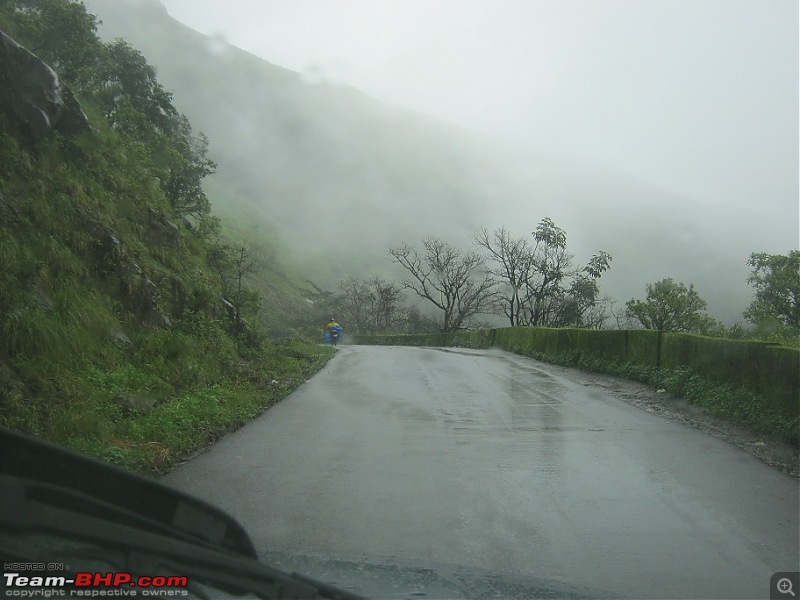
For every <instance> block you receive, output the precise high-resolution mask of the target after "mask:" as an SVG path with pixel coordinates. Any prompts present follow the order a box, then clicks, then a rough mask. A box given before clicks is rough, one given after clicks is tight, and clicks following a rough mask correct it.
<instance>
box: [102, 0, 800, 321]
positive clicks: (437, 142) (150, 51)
mask: <svg viewBox="0 0 800 600" xmlns="http://www.w3.org/2000/svg"><path fill="white" fill-rule="evenodd" d="M86 4H87V6H88V7H89V9H90V10H92V11H95V12H96V13H97V14H98V15H99V16H100V17H101V19H102V20H103V27H102V28H101V34H102V35H104V36H105V37H106V38H109V39H110V38H113V37H115V36H123V37H125V38H127V39H129V40H131V41H132V42H133V43H135V44H136V45H137V47H139V48H141V49H142V51H143V53H144V54H145V55H146V56H147V57H148V59H149V60H150V61H151V62H152V63H153V64H155V65H156V66H157V67H158V69H159V75H160V78H161V79H162V81H163V82H164V83H165V85H166V86H167V87H168V88H169V89H172V90H174V93H175V102H176V104H177V105H178V106H179V107H180V109H181V110H182V111H184V112H185V113H186V114H187V115H188V116H189V117H190V118H191V120H192V122H193V123H196V125H197V126H198V127H199V128H200V129H201V130H203V131H204V132H205V133H206V134H208V136H209V137H210V140H211V144H210V153H211V156H212V157H213V158H214V159H215V160H216V161H217V162H218V164H219V170H218V174H217V175H216V176H215V178H216V180H217V181H218V183H219V185H218V186H217V193H218V195H217V197H216V198H212V202H213V203H214V204H215V206H216V207H217V209H218V210H221V211H225V212H227V213H231V212H235V211H236V210H237V207H238V206H239V205H240V203H242V202H243V203H246V204H249V205H250V210H252V211H253V214H254V215H258V214H263V215H264V216H265V218H269V219H271V220H273V221H275V222H277V223H278V224H279V225H280V226H281V227H282V232H283V233H282V237H283V239H285V240H288V241H289V242H290V243H292V241H294V240H296V241H297V246H301V245H303V246H305V247H307V248H309V247H310V248H313V249H314V250H316V257H315V258H314V259H313V261H312V262H311V263H310V264H311V265H313V267H306V269H307V270H308V272H309V273H311V272H313V269H314V268H318V270H321V271H322V276H323V278H324V277H325V273H326V272H331V274H330V276H329V280H328V281H324V282H323V283H326V284H328V285H332V284H333V283H334V282H335V280H336V278H337V277H340V276H342V275H345V274H355V275H363V274H364V272H365V271H369V270H384V269H386V268H387V267H388V265H387V260H386V252H385V250H386V247H387V245H389V244H392V243H396V242H398V241H410V242H415V241H418V240H420V239H421V238H422V237H424V236H426V235H439V236H441V237H444V238H447V239H450V240H451V241H454V242H456V243H468V241H469V239H470V237H471V235H472V234H473V233H474V232H475V231H476V229H477V228H478V227H484V226H485V227H488V228H490V229H492V228H495V227H499V226H501V225H506V226H508V227H510V228H511V230H512V232H513V233H515V234H517V235H523V234H527V233H529V232H530V231H532V230H533V228H534V227H535V225H536V223H537V222H538V221H539V220H540V219H541V218H542V217H544V216H550V217H552V218H553V219H554V220H555V221H556V223H557V224H558V225H560V226H561V227H563V228H564V229H565V230H566V231H567V232H568V234H569V236H570V248H571V249H572V250H573V251H574V252H575V253H576V255H577V256H578V258H579V259H580V260H584V259H585V258H588V256H589V255H590V254H591V253H592V252H594V251H595V250H597V249H604V250H607V251H609V252H611V254H612V255H613V256H614V263H613V268H612V270H611V272H610V273H609V274H607V275H606V276H604V278H603V289H604V291H605V292H606V293H610V294H611V295H613V296H615V297H618V298H620V299H621V300H622V301H624V300H626V299H628V298H630V297H631V296H634V295H636V296H641V295H642V294H643V291H644V285H645V283H648V282H652V281H655V280H658V279H661V278H663V277H667V276H669V277H674V278H675V279H677V280H682V281H685V282H687V283H690V282H691V283H694V284H695V286H696V287H697V289H698V291H699V292H700V294H701V295H702V296H703V297H704V298H706V299H707V300H708V301H709V303H710V310H711V312H712V313H714V314H715V315H717V316H718V317H721V318H724V319H726V320H729V321H730V320H735V319H737V318H739V317H740V314H741V311H742V310H743V309H744V307H745V306H746V305H747V303H748V302H749V300H750V297H751V291H750V290H749V289H748V288H747V285H746V283H745V279H746V276H747V269H746V266H745V261H746V259H747V256H748V255H749V253H750V252H752V251H758V250H767V251H771V252H785V251H786V248H787V247H791V246H792V245H794V244H796V223H786V222H785V221H781V220H777V219H776V218H775V216H774V215H771V214H765V213H763V212H762V211H760V210H759V208H758V206H757V205H756V203H755V202H754V205H753V206H752V207H738V208H736V207H721V206H715V205H711V204H703V203H699V202H696V201H694V200H692V199H687V198H682V197H680V196H679V195H676V194H674V193H672V192H670V191H669V190H664V189H658V188H655V187H654V186H651V185H648V184H647V183H646V182H641V181H638V180H637V179H635V178H634V177H631V176H629V175H627V174H625V173H620V172H616V171H614V170H612V169H608V168H605V167H602V166H599V165H595V164H587V163H585V162H581V161H577V160H575V159H572V158H569V157H553V156H544V155H541V154H537V153H534V152H530V151H523V150H520V149H519V148H512V147H509V146H508V145H506V144H504V143H503V142H501V141H499V140H493V139H489V138H487V137H485V136H480V135H477V134H473V133H471V132H468V131H465V130H462V129H459V128H456V127H453V126H450V125H448V124H445V123H442V122H439V121H436V120H434V119H431V118H428V117H425V116H423V115H419V114H415V113H411V112H409V111H406V110H402V109H398V108H394V107H390V106H387V105H385V104H383V103H380V102H378V101H375V100H373V99H371V98H369V97H367V96H366V95H364V94H362V93H359V92H358V91H356V90H354V89H351V88H347V87H342V86H333V85H329V84H324V83H318V82H310V81H307V80H306V79H305V78H304V77H303V76H302V75H300V74H298V73H295V72H292V71H289V70H286V69H283V68H281V67H278V66H275V65H272V64H270V63H268V62H266V61H264V60H261V59H259V58H257V57H255V56H252V55H250V54H248V53H246V52H243V51H241V50H239V49H237V48H234V47H231V46H229V45H226V44H224V43H222V42H220V41H218V40H213V39H211V38H208V37H206V36H203V35H201V34H199V33H197V32H195V31H193V30H191V29H189V28H187V27H185V26H184V25H182V24H181V23H179V22H177V21H175V20H174V19H172V18H170V17H169V15H168V14H167V13H166V11H165V9H164V8H163V6H161V5H160V3H158V2H157V0H139V1H136V2H134V1H133V0H87V2H86ZM225 190H229V191H230V194H229V195H226V194H225ZM224 203H228V204H229V206H225V207H224V208H223V207H222V206H221V205H222V204H224ZM312 253H313V252H312ZM305 264H307V265H308V264H309V263H305Z"/></svg>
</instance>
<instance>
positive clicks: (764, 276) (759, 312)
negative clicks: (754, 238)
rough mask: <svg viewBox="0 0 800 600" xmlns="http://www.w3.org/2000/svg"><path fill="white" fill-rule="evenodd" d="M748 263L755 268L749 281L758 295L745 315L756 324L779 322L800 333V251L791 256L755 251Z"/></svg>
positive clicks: (791, 332) (782, 325)
mask: <svg viewBox="0 0 800 600" xmlns="http://www.w3.org/2000/svg"><path fill="white" fill-rule="evenodd" d="M747 264H748V265H750V266H751V267H753V272H752V273H751V274H750V276H749V277H748V278H747V283H749V284H750V285H752V286H753V287H754V288H755V290H756V295H755V299H754V300H753V302H752V303H751V304H750V306H748V307H747V310H745V312H744V317H745V318H746V319H748V320H749V321H751V322H753V323H755V324H757V325H759V324H764V323H769V322H773V323H778V324H779V326H780V327H783V328H786V329H787V330H788V332H789V333H790V335H798V334H800V250H791V251H789V254H788V255H783V254H767V253H766V252H754V253H753V254H751V255H750V258H749V259H748V261H747Z"/></svg>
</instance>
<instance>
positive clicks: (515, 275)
mask: <svg viewBox="0 0 800 600" xmlns="http://www.w3.org/2000/svg"><path fill="white" fill-rule="evenodd" d="M475 242H476V243H477V244H478V245H479V246H481V247H482V248H485V249H486V250H488V251H489V256H490V258H491V259H492V262H493V263H494V264H495V265H496V266H494V267H490V268H489V269H488V271H489V273H490V274H491V275H492V276H493V277H495V278H496V279H497V280H498V281H501V282H502V284H501V285H500V287H499V289H498V292H497V302H498V305H499V308H500V310H501V311H502V312H503V314H504V315H505V316H506V317H507V318H508V320H509V322H510V323H511V325H512V326H513V325H521V324H522V323H523V318H524V312H523V310H524V307H523V302H522V296H521V293H522V291H523V285H524V283H525V281H526V280H528V279H529V275H528V273H529V271H530V269H531V264H532V259H533V255H532V250H531V247H530V244H529V243H528V240H526V239H525V238H517V239H512V238H511V235H510V234H509V233H508V231H506V229H505V228H504V227H501V228H500V229H497V230H496V231H495V232H494V234H493V235H491V236H490V235H489V231H488V230H487V229H485V228H484V229H481V230H480V231H479V232H478V233H477V235H476V236H475Z"/></svg>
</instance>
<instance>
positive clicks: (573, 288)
mask: <svg viewBox="0 0 800 600" xmlns="http://www.w3.org/2000/svg"><path fill="white" fill-rule="evenodd" d="M532 235H533V243H531V242H529V241H528V240H527V239H526V238H517V239H513V238H511V236H510V235H509V233H508V232H507V231H506V230H505V229H504V228H501V229H498V230H496V231H495V232H494V234H493V236H490V235H489V233H488V231H487V230H486V229H482V230H481V231H480V232H479V233H478V235H477V236H476V238H475V241H476V243H477V244H478V245H479V246H481V247H483V248H485V249H486V250H488V251H489V257H488V258H489V259H490V261H491V263H492V264H493V265H494V267H492V268H491V269H490V273H491V274H492V275H493V276H494V277H496V278H497V279H498V280H499V281H500V282H502V283H501V285H500V289H499V292H498V303H499V307H500V309H501V311H502V313H503V314H504V315H505V316H506V317H507V318H508V319H509V321H510V323H511V325H532V326H542V327H570V326H571V327H599V326H601V325H602V323H604V322H605V319H606V318H607V316H608V315H607V312H606V311H604V310H603V308H602V306H601V304H602V303H603V302H605V300H601V299H600V298H599V295H600V289H599V286H598V284H597V280H598V279H599V278H600V276H601V275H602V274H603V273H604V272H605V271H606V270H608V268H609V266H610V263H611V255H610V254H608V253H607V252H602V251H601V252H598V253H597V254H595V255H594V256H593V257H592V259H591V260H590V261H589V262H588V263H587V265H586V266H585V267H583V268H582V269H576V268H573V266H572V260H573V255H572V254H570V253H569V252H567V234H566V232H565V231H564V230H563V229H561V228H560V227H557V226H556V225H555V223H553V221H552V220H551V219H550V218H547V217H546V218H544V219H543V220H542V221H541V222H540V223H539V225H538V226H537V228H536V231H534V232H533V233H532Z"/></svg>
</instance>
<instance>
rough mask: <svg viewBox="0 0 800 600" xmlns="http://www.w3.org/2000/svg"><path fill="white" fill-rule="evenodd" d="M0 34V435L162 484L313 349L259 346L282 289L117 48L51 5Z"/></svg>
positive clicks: (166, 101)
mask: <svg viewBox="0 0 800 600" xmlns="http://www.w3.org/2000/svg"><path fill="white" fill-rule="evenodd" d="M0 31H2V32H4V33H5V34H7V35H8V36H10V37H3V38H2V39H3V44H2V45H0V50H2V54H1V55H0V76H2V77H3V81H2V83H3V86H2V90H0V315H2V324H1V325H0V327H1V328H0V340H1V342H2V343H0V425H3V426H7V427H11V428H14V429H17V430H20V431H24V432H28V433H32V434H34V435H38V436H40V437H44V438H47V439H50V440H53V441H55V442H57V443H60V444H64V445H67V446H70V447H73V448H77V449H79V450H81V451H83V452H87V453H90V454H93V455H96V456H99V457H102V458H104V459H106V460H110V461H113V462H116V463H118V464H121V465H123V466H126V467H128V468H132V469H137V470H140V471H144V472H160V471H163V470H165V469H168V468H169V467H170V466H171V465H172V464H173V463H174V462H175V461H176V460H178V459H179V458H180V457H181V456H183V455H185V454H186V453H188V452H192V451H194V450H196V449H197V448H198V447H200V446H202V445H204V444H206V443H209V442H210V441H212V440H214V439H215V438H216V437H217V436H219V435H220V434H222V433H223V432H225V431H228V430H230V429H232V428H235V427H237V426H238V425H240V424H241V423H243V422H244V421H245V420H247V419H249V418H252V417H253V416H255V415H256V414H258V413H259V412H260V411H262V410H264V408H266V407H267V406H269V405H270V404H272V403H274V402H276V401H277V400H279V399H280V398H282V397H283V396H285V395H286V394H287V393H288V392H289V391H290V390H291V389H293V388H294V387H295V386H296V385H298V384H299V383H301V382H302V381H304V380H305V379H306V378H307V377H308V375H309V374H310V373H312V372H314V371H315V370H316V369H318V368H319V367H320V366H321V365H322V364H324V362H325V361H326V360H327V358H328V357H329V355H330V354H329V352H328V351H326V350H325V349H322V348H320V347H319V346H318V345H317V344H316V343H314V342H304V341H301V340H299V339H295V340H294V341H292V340H288V341H287V340H284V341H274V340H273V339H270V338H269V337H267V336H266V335H265V333H264V331H265V325H266V326H267V329H269V328H270V326H271V328H272V329H273V330H274V329H280V330H281V333H282V334H284V335H287V334H291V333H294V332H295V331H297V328H298V327H302V326H303V324H304V323H303V319H304V314H305V313H304V311H303V308H302V307H304V306H305V305H306V303H305V301H304V300H303V296H302V293H301V292H300V291H299V284H298V283H297V282H298V281H300V278H299V277H297V276H295V275H294V274H293V272H292V271H291V265H287V264H285V263H284V262H283V260H282V258H283V257H282V250H281V243H280V241H279V240H277V237H276V235H275V232H274V231H271V230H265V229H263V228H260V229H259V230H258V231H251V230H249V229H248V227H247V222H246V219H247V215H246V214H242V215H241V217H242V219H243V220H240V221H231V222H229V223H226V224H224V225H223V224H222V222H221V221H220V219H219V218H218V217H217V216H215V215H214V214H212V212H211V209H210V205H209V202H208V197H207V196H206V194H205V192H204V191H203V188H202V185H201V182H202V180H203V179H204V178H205V177H206V176H207V175H208V174H210V173H211V172H213V171H214V169H215V165H214V163H213V161H211V160H210V159H209V158H208V156H207V154H206V140H205V138H204V136H203V135H202V134H200V133H199V132H195V131H193V130H192V127H191V125H190V123H189V122H188V120H187V119H186V118H185V117H184V116H183V115H181V114H180V113H179V112H178V111H177V110H176V108H175V107H174V105H173V104H172V97H171V94H170V93H169V92H167V91H166V90H165V89H164V88H163V87H162V86H161V84H160V83H159V82H158V80H157V78H156V74H155V70H154V69H153V68H152V67H151V66H150V65H148V64H147V62H146V61H145V60H144V58H143V56H142V55H141V54H140V53H139V52H138V51H137V50H136V49H134V48H133V47H132V46H130V45H129V44H127V43H125V42H121V41H117V42H113V43H108V44H107V43H104V42H102V41H101V40H100V39H99V38H98V37H97V35H96V20H95V18H94V17H93V16H91V15H88V14H87V13H86V12H85V9H84V7H83V5H82V4H80V3H75V2H69V1H68V0H37V1H23V0H18V1H12V2H5V3H3V4H2V5H0ZM14 42H16V43H18V44H20V45H21V46H22V47H23V48H19V47H18V46H16V44H15V43H14ZM24 48H33V49H36V56H33V55H32V54H30V53H29V52H28V51H27V50H25V49H24ZM37 57H38V58H37ZM39 59H41V61H44V63H46V64H48V65H50V66H51V67H52V68H53V69H55V71H56V72H57V73H58V75H59V80H56V79H55V77H53V76H52V74H51V72H50V71H49V69H48V68H47V67H46V66H44V64H42V63H41V62H40V61H39ZM15 78H16V79H15ZM59 82H60V84H61V85H59ZM63 84H66V86H67V87H64V85H63ZM71 93H74V95H75V97H76V98H77V101H78V102H79V104H80V106H78V105H75V106H73V107H71V108H70V107H69V106H68V105H69V103H68V102H67V103H65V105H63V106H62V105H61V104H59V102H60V101H61V99H63V98H69V97H70V96H71ZM32 107H33V108H34V109H35V110H34V112H31V110H30V109H31V108H32ZM42 107H44V108H42ZM51 109H52V110H53V111H54V112H52V114H50V115H48V118H47V119H40V117H39V115H44V114H45V111H47V110H51ZM68 109H69V110H68ZM67 122H69V123H71V124H72V127H70V128H68V127H66V126H62V124H65V123H67ZM259 222H263V220H261V221H259ZM238 248H244V249H245V252H246V257H247V258H248V259H249V260H250V262H251V263H252V268H251V269H250V270H249V274H248V273H242V272H237V262H236V257H237V254H236V250H237V249H238ZM240 271H241V269H240ZM243 274H244V277H239V275H243ZM256 278H257V279H258V281H260V282H261V283H260V284H259V286H258V287H256V286H254V285H253V284H252V283H251V282H252V281H254V280H255V279H256ZM239 284H242V285H239ZM259 290H261V292H262V293H259ZM267 290H269V291H270V293H269V294H268V293H264V292H265V291H267ZM305 312H307V310H306V311H305ZM287 323H291V324H292V325H287Z"/></svg>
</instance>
